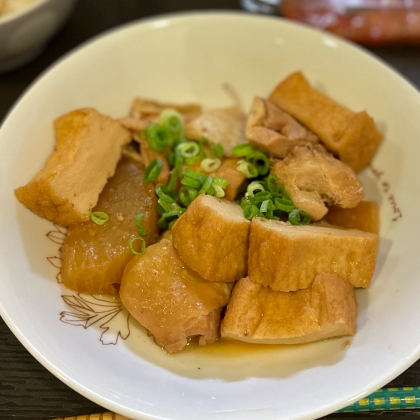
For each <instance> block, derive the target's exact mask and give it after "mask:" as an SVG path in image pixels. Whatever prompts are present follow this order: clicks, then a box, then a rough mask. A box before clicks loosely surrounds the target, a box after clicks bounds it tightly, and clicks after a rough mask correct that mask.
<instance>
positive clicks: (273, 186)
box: [265, 174, 280, 193]
mask: <svg viewBox="0 0 420 420" xmlns="http://www.w3.org/2000/svg"><path fill="white" fill-rule="evenodd" d="M265 182H266V183H267V188H268V190H269V191H270V192H271V193H278V192H279V190H280V185H279V179H278V178H277V177H276V175H274V174H269V175H268V176H267V178H266V179H265Z"/></svg>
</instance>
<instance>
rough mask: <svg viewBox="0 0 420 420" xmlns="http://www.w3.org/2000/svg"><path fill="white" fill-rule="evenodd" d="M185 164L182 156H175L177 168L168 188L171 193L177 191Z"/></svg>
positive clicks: (173, 172)
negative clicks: (177, 182) (176, 187)
mask: <svg viewBox="0 0 420 420" xmlns="http://www.w3.org/2000/svg"><path fill="white" fill-rule="evenodd" d="M183 163H184V159H183V158H182V156H181V155H180V154H178V153H177V154H176V156H175V166H174V169H173V170H172V174H171V178H170V179H169V182H168V187H167V188H168V190H169V191H173V190H174V189H175V186H176V181H177V179H178V176H179V173H180V172H181V169H182V164H183Z"/></svg>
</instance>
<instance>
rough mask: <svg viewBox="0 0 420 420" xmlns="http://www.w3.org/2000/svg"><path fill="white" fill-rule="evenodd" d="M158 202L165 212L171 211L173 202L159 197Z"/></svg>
mask: <svg viewBox="0 0 420 420" xmlns="http://www.w3.org/2000/svg"><path fill="white" fill-rule="evenodd" d="M158 204H159V205H160V206H161V207H162V208H163V210H164V213H167V212H168V211H171V209H172V205H171V204H172V203H168V202H167V201H164V200H162V199H161V198H159V200H158Z"/></svg>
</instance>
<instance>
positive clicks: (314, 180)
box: [271, 146, 364, 221]
mask: <svg viewBox="0 0 420 420" xmlns="http://www.w3.org/2000/svg"><path fill="white" fill-rule="evenodd" d="M273 162H274V163H272V168H271V172H272V173H273V174H274V175H276V176H277V178H278V179H279V181H280V183H281V184H282V185H283V187H284V188H285V189H286V190H287V191H288V192H289V194H290V195H291V197H292V199H293V202H294V203H295V206H296V208H298V209H301V210H305V211H306V212H307V213H308V214H309V215H310V216H311V219H312V220H313V221H318V220H321V219H322V218H323V217H324V216H325V214H326V213H327V212H328V208H327V205H326V203H328V204H335V205H337V206H340V207H344V208H348V207H355V206H356V205H357V204H359V203H360V201H361V200H362V199H363V195H364V192H363V186H362V184H361V182H360V181H359V180H358V179H357V177H356V174H355V173H354V171H353V170H352V169H351V168H350V167H349V166H347V165H346V164H345V163H343V162H341V161H340V160H338V159H336V158H335V157H333V156H331V155H330V154H329V153H324V152H321V151H319V150H316V149H313V148H312V147H307V146H296V147H295V148H294V149H293V150H292V151H291V152H290V153H289V154H288V155H287V156H286V158H285V159H283V160H274V159H273Z"/></svg>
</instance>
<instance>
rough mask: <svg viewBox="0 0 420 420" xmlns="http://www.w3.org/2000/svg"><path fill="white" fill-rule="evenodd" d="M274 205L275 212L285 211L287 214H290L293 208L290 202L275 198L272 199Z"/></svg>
mask: <svg viewBox="0 0 420 420" xmlns="http://www.w3.org/2000/svg"><path fill="white" fill-rule="evenodd" d="M274 205H275V207H276V209H277V210H281V211H285V212H287V213H290V212H291V211H293V210H294V208H295V206H294V204H293V202H292V201H290V200H284V199H282V198H277V197H276V198H275V199H274Z"/></svg>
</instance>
